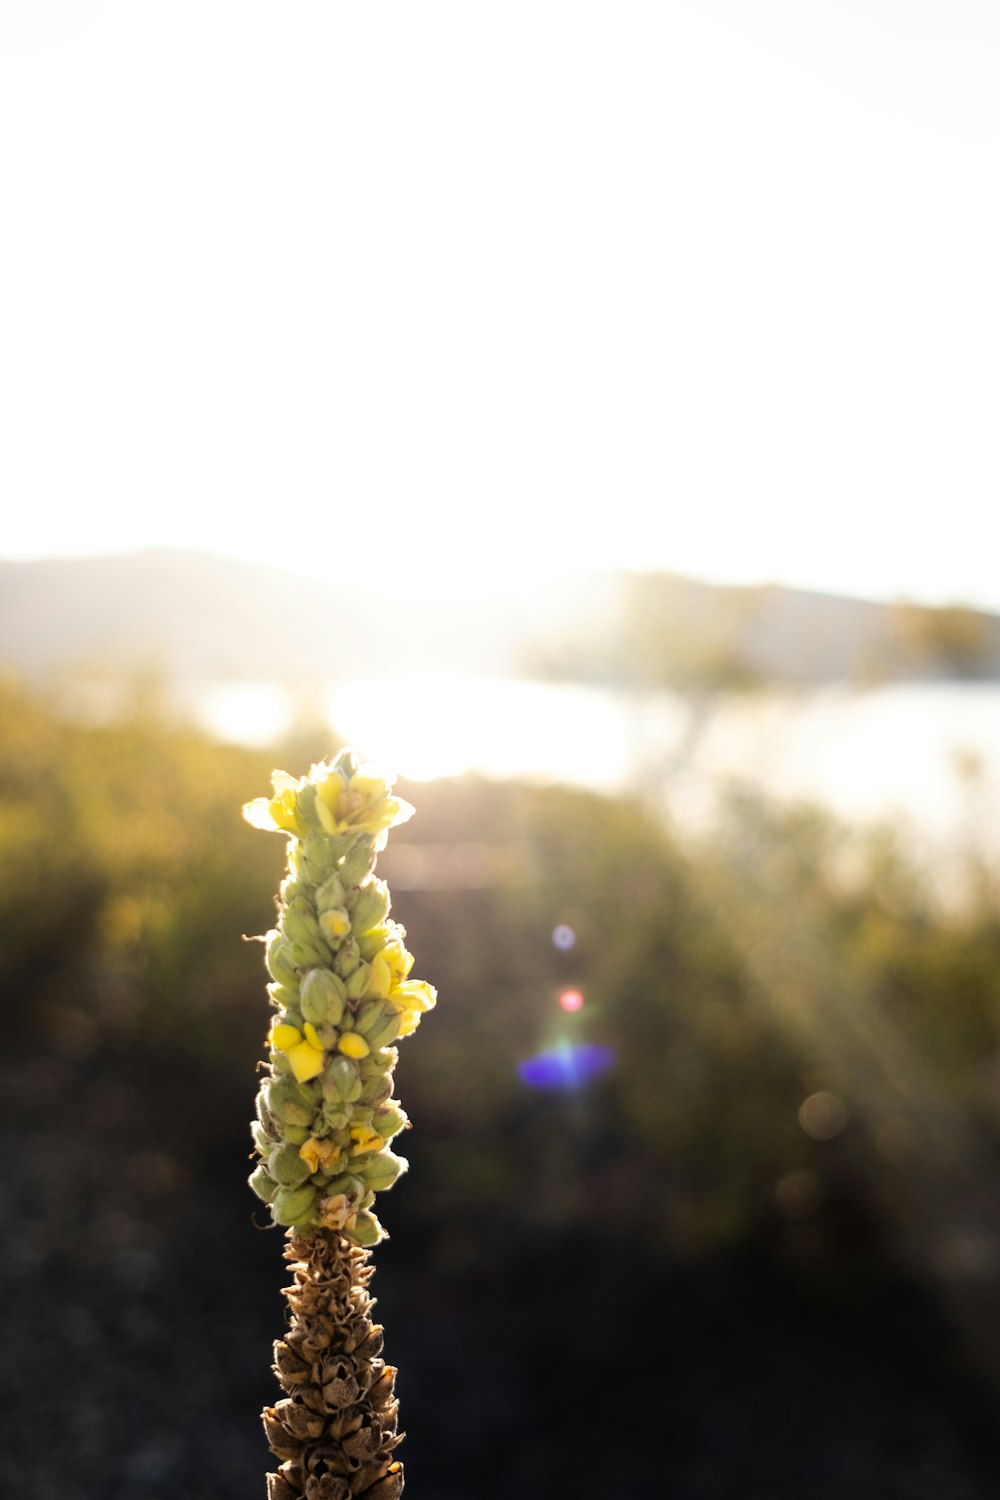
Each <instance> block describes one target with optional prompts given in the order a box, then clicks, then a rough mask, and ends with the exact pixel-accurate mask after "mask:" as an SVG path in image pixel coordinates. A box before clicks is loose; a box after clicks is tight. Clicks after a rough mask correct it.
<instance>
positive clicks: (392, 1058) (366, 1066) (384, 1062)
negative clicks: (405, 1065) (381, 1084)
mask: <svg viewBox="0 0 1000 1500" xmlns="http://www.w3.org/2000/svg"><path fill="white" fill-rule="evenodd" d="M398 1061H399V1053H398V1051H397V1050H396V1048H395V1047H379V1048H378V1050H377V1051H372V1052H370V1053H369V1054H368V1056H367V1057H365V1058H363V1059H362V1060H361V1062H360V1064H359V1067H360V1069H361V1077H362V1078H364V1079H368V1078H378V1077H380V1076H381V1075H382V1074H383V1073H391V1072H392V1070H393V1068H394V1067H395V1066H396V1064H397V1063H398Z"/></svg>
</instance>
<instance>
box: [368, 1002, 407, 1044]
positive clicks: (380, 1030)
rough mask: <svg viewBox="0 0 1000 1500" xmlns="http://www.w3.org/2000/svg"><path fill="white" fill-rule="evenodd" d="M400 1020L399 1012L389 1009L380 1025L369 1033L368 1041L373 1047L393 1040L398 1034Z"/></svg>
mask: <svg viewBox="0 0 1000 1500" xmlns="http://www.w3.org/2000/svg"><path fill="white" fill-rule="evenodd" d="M400 1020H401V1018H400V1015H399V1012H398V1011H394V1010H392V1009H390V1010H389V1011H388V1014H387V1015H386V1016H385V1018H384V1020H383V1021H382V1024H381V1026H377V1027H376V1028H375V1030H374V1031H372V1032H370V1033H369V1035H368V1041H369V1043H370V1044H371V1045H372V1046H373V1047H384V1046H385V1045H386V1044H387V1043H388V1042H394V1041H395V1040H396V1038H397V1036H398V1035H399V1026H400Z"/></svg>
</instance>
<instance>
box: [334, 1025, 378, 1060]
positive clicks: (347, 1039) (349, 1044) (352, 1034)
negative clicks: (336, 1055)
mask: <svg viewBox="0 0 1000 1500" xmlns="http://www.w3.org/2000/svg"><path fill="white" fill-rule="evenodd" d="M337 1047H338V1049H339V1050H340V1051H341V1052H342V1053H343V1054H344V1056H345V1057H353V1058H361V1057H367V1056H368V1054H369V1052H370V1051H371V1050H372V1049H371V1048H370V1047H369V1045H368V1043H367V1042H366V1041H365V1039H364V1037H363V1036H362V1035H361V1033H360V1032H358V1031H345V1032H344V1034H343V1036H342V1037H341V1038H340V1040H339V1041H338V1042H337Z"/></svg>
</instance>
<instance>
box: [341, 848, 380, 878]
mask: <svg viewBox="0 0 1000 1500" xmlns="http://www.w3.org/2000/svg"><path fill="white" fill-rule="evenodd" d="M374 863H375V840H374V839H373V838H368V837H364V836H363V837H361V838H357V839H355V841H354V847H353V849H352V850H351V852H350V854H348V855H346V856H345V858H344V860H343V861H342V862H341V866H340V878H341V880H342V881H343V882H344V884H345V886H347V885H360V884H361V882H362V881H363V880H364V878H365V876H366V875H367V874H368V872H369V870H370V869H371V867H372V865H373V864H374Z"/></svg>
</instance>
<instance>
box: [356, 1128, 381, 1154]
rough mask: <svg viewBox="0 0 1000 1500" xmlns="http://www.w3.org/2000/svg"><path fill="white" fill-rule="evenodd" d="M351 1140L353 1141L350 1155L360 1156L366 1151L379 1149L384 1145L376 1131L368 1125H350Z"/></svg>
mask: <svg viewBox="0 0 1000 1500" xmlns="http://www.w3.org/2000/svg"><path fill="white" fill-rule="evenodd" d="M351 1140H352V1141H353V1142H354V1145H353V1146H352V1147H351V1155H352V1156H362V1155H364V1153H365V1152H366V1151H381V1150H382V1147H383V1146H384V1145H385V1141H384V1140H383V1139H382V1137H381V1136H380V1135H379V1133H378V1131H377V1130H373V1129H372V1127H371V1126H370V1125H352V1126H351Z"/></svg>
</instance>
